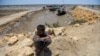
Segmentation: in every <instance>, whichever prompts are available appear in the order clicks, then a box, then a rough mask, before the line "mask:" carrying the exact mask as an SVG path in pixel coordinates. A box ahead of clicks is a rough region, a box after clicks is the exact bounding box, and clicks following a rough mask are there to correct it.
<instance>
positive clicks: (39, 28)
mask: <svg viewBox="0 0 100 56" xmlns="http://www.w3.org/2000/svg"><path fill="white" fill-rule="evenodd" d="M44 32H45V26H44V25H38V26H37V34H38V35H41V34H43V33H44Z"/></svg>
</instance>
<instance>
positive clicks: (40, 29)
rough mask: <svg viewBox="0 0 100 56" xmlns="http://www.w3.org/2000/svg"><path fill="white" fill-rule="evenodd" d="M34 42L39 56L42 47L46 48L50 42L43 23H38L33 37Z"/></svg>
mask: <svg viewBox="0 0 100 56" xmlns="http://www.w3.org/2000/svg"><path fill="white" fill-rule="evenodd" d="M33 40H34V44H35V47H36V55H37V56H39V55H40V53H41V51H42V50H43V49H46V48H47V46H48V45H49V44H50V43H51V38H50V36H49V34H47V32H45V26H44V25H38V26H37V31H36V32H35V36H34V38H33Z"/></svg>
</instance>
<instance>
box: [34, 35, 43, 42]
mask: <svg viewBox="0 0 100 56" xmlns="http://www.w3.org/2000/svg"><path fill="white" fill-rule="evenodd" d="M33 40H34V41H35V42H37V41H44V40H45V38H40V37H39V36H38V35H35V36H34V38H33Z"/></svg>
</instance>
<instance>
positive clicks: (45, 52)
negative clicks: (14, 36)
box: [36, 48, 52, 56]
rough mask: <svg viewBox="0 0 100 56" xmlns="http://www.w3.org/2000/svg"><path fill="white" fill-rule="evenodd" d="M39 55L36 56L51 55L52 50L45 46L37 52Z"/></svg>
mask: <svg viewBox="0 0 100 56" xmlns="http://www.w3.org/2000/svg"><path fill="white" fill-rule="evenodd" d="M38 54H39V55H36V56H52V52H51V50H50V49H49V48H45V49H43V50H41V51H40V52H38Z"/></svg>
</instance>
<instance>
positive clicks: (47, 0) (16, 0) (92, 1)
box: [0, 0, 100, 5]
mask: <svg viewBox="0 0 100 56" xmlns="http://www.w3.org/2000/svg"><path fill="white" fill-rule="evenodd" d="M28 4H83V5H100V0H0V5H28Z"/></svg>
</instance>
